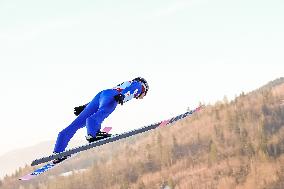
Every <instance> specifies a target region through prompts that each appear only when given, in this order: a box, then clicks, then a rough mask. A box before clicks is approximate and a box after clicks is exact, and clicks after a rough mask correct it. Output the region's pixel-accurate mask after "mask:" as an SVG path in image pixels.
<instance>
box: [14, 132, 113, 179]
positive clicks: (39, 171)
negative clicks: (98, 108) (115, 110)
mask: <svg viewBox="0 0 284 189" xmlns="http://www.w3.org/2000/svg"><path fill="white" fill-rule="evenodd" d="M111 129H112V127H105V128H104V129H103V130H102V131H103V132H106V133H109V132H110V130H111ZM72 157H75V155H69V156H68V157H67V158H66V159H64V160H62V161H60V162H59V163H54V162H53V161H51V162H48V163H46V164H45V165H43V166H41V167H40V168H38V169H36V170H34V171H33V172H31V173H29V174H27V175H24V176H22V177H21V178H19V180H24V181H28V180H31V179H33V178H35V177H37V176H38V175H40V174H42V173H45V172H47V171H49V170H50V169H52V168H54V167H55V166H58V165H59V164H61V163H62V162H64V161H66V160H67V159H70V158H72Z"/></svg>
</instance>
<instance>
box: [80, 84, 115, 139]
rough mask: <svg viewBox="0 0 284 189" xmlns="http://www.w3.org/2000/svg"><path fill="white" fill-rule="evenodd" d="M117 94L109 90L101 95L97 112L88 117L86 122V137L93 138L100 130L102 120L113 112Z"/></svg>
mask: <svg viewBox="0 0 284 189" xmlns="http://www.w3.org/2000/svg"><path fill="white" fill-rule="evenodd" d="M117 94H118V92H117V91H114V90H111V89H110V90H105V91H103V92H102V93H101V95H100V100H99V102H100V103H99V109H98V111H97V112H96V113H95V114H93V115H91V116H90V117H88V118H87V121H86V127H87V134H88V135H91V136H93V137H95V136H96V133H97V132H98V131H99V130H100V129H101V124H102V122H103V121H104V119H105V118H107V117H108V116H109V115H110V114H111V113H112V112H113V111H114V110H115V108H116V106H117V102H116V101H115V100H114V96H115V95H117Z"/></svg>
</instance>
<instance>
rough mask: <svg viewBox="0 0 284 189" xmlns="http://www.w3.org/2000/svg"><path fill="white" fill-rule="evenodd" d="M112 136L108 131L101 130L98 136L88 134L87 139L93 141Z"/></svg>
mask: <svg viewBox="0 0 284 189" xmlns="http://www.w3.org/2000/svg"><path fill="white" fill-rule="evenodd" d="M108 137H111V134H109V133H107V132H103V131H99V132H97V134H96V137H93V136H92V135H88V136H86V140H87V141H88V142H89V143H91V142H95V141H98V140H101V139H104V138H108Z"/></svg>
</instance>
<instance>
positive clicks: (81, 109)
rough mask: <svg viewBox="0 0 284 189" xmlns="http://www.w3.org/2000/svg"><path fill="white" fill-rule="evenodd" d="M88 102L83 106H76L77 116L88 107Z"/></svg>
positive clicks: (75, 112)
mask: <svg viewBox="0 0 284 189" xmlns="http://www.w3.org/2000/svg"><path fill="white" fill-rule="evenodd" d="M86 106H87V104H85V105H83V106H78V107H75V108H74V114H75V115H76V116H78V115H79V114H80V113H81V112H82V111H83V110H84V109H85V108H86Z"/></svg>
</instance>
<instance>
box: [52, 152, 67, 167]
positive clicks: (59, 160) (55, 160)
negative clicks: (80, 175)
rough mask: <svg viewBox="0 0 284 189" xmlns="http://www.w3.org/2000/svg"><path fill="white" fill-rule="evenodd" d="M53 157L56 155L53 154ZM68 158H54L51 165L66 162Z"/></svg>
mask: <svg viewBox="0 0 284 189" xmlns="http://www.w3.org/2000/svg"><path fill="white" fill-rule="evenodd" d="M53 154H54V155H56V154H57V153H55V152H54V153H53ZM68 157H70V156H63V157H60V158H56V159H54V160H53V161H52V163H53V164H57V163H60V162H62V161H64V160H66V159H67V158H68Z"/></svg>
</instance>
